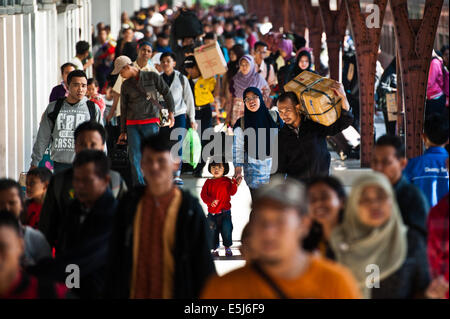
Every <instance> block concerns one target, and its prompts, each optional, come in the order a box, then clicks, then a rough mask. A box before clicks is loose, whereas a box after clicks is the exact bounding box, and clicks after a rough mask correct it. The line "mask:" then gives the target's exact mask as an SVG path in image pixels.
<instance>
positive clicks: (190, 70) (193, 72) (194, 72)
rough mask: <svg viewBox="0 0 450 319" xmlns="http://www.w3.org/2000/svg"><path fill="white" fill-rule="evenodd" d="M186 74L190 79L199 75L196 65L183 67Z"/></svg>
mask: <svg viewBox="0 0 450 319" xmlns="http://www.w3.org/2000/svg"><path fill="white" fill-rule="evenodd" d="M185 70H186V72H187V73H188V75H189V76H190V77H191V79H196V78H198V77H199V76H200V71H199V70H198V67H197V66H194V67H193V68H187V69H185Z"/></svg>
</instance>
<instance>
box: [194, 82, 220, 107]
mask: <svg viewBox="0 0 450 319" xmlns="http://www.w3.org/2000/svg"><path fill="white" fill-rule="evenodd" d="M194 82H195V81H194ZM215 87H216V79H215V78H214V77H211V78H209V79H204V78H202V77H201V76H200V77H199V78H198V80H197V82H195V86H194V96H195V106H203V105H206V104H209V103H213V102H214V95H213V92H214V88H215Z"/></svg>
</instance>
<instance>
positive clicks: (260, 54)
mask: <svg viewBox="0 0 450 319" xmlns="http://www.w3.org/2000/svg"><path fill="white" fill-rule="evenodd" d="M266 57H267V48H266V47H264V46H258V47H257V48H256V49H255V59H257V60H258V61H262V60H264V59H265V58H266Z"/></svg>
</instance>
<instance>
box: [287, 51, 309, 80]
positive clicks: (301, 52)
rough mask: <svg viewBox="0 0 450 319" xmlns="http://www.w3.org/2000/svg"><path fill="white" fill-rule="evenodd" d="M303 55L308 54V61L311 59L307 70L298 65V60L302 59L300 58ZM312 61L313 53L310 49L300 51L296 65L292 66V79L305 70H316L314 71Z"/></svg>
mask: <svg viewBox="0 0 450 319" xmlns="http://www.w3.org/2000/svg"><path fill="white" fill-rule="evenodd" d="M303 56H306V57H307V58H308V61H309V65H308V67H307V68H306V69H305V70H302V69H300V67H299V66H298V62H299V61H300V59H301V58H302V57H303ZM311 61H312V59H311V54H310V53H309V52H308V51H306V50H303V51H300V53H299V54H298V55H297V58H296V59H295V64H294V67H293V68H292V71H291V74H290V80H292V79H293V78H295V77H296V76H297V75H299V74H300V73H302V72H303V71H309V72H314V71H312V70H311Z"/></svg>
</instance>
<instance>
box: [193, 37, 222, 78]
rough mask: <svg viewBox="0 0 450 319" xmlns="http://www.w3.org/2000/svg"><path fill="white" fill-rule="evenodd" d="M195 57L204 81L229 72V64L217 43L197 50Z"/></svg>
mask: <svg viewBox="0 0 450 319" xmlns="http://www.w3.org/2000/svg"><path fill="white" fill-rule="evenodd" d="M194 57H195V61H196V62H197V65H198V68H199V69H200V73H201V74H202V77H203V78H204V79H208V78H211V77H213V76H215V75H218V74H224V73H226V72H227V62H226V61H225V58H224V57H223V53H222V50H221V49H220V46H219V43H218V42H217V41H216V43H210V44H207V45H202V46H201V47H198V48H196V49H195V50H194Z"/></svg>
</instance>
